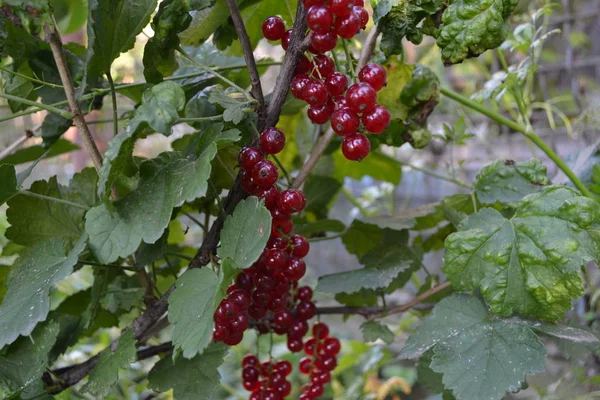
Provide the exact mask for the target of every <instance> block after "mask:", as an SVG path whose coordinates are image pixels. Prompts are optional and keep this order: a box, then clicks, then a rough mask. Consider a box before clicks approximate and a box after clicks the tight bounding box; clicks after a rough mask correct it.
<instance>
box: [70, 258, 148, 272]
mask: <svg viewBox="0 0 600 400" xmlns="http://www.w3.org/2000/svg"><path fill="white" fill-rule="evenodd" d="M77 263H78V264H85V265H91V266H93V267H101V268H117V269H124V270H126V271H137V268H135V267H128V266H125V265H117V264H102V263H97V262H94V261H87V260H77Z"/></svg>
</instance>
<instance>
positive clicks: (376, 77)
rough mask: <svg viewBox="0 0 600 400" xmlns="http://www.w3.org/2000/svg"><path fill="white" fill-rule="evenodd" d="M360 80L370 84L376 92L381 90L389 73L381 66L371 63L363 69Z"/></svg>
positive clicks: (359, 75)
mask: <svg viewBox="0 0 600 400" xmlns="http://www.w3.org/2000/svg"><path fill="white" fill-rule="evenodd" d="M358 79H359V80H360V81H361V82H365V83H368V84H369V85H371V87H373V89H375V90H380V89H381V88H382V87H384V86H385V84H386V81H387V72H385V68H383V67H382V66H381V65H379V64H374V63H369V64H367V65H365V66H364V67H362V69H361V70H360V72H359V73H358Z"/></svg>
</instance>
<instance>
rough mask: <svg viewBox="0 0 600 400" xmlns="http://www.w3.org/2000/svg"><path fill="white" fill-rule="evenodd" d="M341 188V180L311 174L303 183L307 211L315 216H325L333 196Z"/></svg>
mask: <svg viewBox="0 0 600 400" xmlns="http://www.w3.org/2000/svg"><path fill="white" fill-rule="evenodd" d="M341 188H342V183H341V181H339V180H337V179H334V178H332V177H329V176H321V175H311V176H310V177H309V178H308V179H307V180H306V183H305V184H304V195H305V196H306V206H305V207H304V210H305V211H306V212H307V213H312V214H314V215H315V216H316V217H317V218H327V214H329V208H330V207H331V203H332V202H333V199H334V197H335V196H336V195H337V193H338V192H339V190H340V189H341Z"/></svg>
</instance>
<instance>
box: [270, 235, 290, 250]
mask: <svg viewBox="0 0 600 400" xmlns="http://www.w3.org/2000/svg"><path fill="white" fill-rule="evenodd" d="M288 244H289V243H288V240H287V239H286V238H282V237H279V236H271V237H270V238H269V241H268V242H267V247H269V248H271V249H279V250H285V249H287V247H288Z"/></svg>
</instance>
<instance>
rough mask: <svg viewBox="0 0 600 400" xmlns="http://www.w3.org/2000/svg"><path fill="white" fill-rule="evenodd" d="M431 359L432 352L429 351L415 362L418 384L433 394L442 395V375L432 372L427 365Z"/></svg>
mask: <svg viewBox="0 0 600 400" xmlns="http://www.w3.org/2000/svg"><path fill="white" fill-rule="evenodd" d="M432 358H433V350H431V349H429V350H427V351H426V352H425V353H423V355H422V356H421V357H420V358H419V361H418V362H417V376H418V380H419V383H420V384H422V385H423V386H425V387H426V388H427V389H429V390H431V391H432V392H433V393H442V392H443V391H444V384H443V383H442V374H439V373H437V372H434V371H433V370H432V369H431V368H430V367H429V365H430V364H431V359H432Z"/></svg>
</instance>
